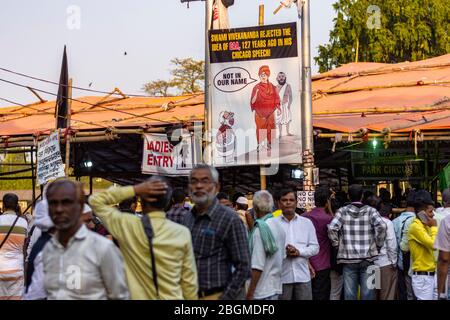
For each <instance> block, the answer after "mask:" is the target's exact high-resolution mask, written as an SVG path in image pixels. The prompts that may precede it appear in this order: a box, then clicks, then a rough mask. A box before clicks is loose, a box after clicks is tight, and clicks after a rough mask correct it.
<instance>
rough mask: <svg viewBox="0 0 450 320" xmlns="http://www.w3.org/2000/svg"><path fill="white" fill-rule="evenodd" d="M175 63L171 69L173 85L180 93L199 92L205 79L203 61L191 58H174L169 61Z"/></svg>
mask: <svg viewBox="0 0 450 320" xmlns="http://www.w3.org/2000/svg"><path fill="white" fill-rule="evenodd" d="M170 62H171V63H172V64H174V65H175V69H173V70H172V72H171V74H172V76H173V83H174V85H175V86H176V87H177V88H178V89H179V90H180V91H181V93H182V94H186V93H195V92H199V91H201V90H202V89H201V88H202V86H203V81H204V80H205V61H196V60H194V59H192V58H186V59H179V58H175V59H172V60H171V61H170Z"/></svg>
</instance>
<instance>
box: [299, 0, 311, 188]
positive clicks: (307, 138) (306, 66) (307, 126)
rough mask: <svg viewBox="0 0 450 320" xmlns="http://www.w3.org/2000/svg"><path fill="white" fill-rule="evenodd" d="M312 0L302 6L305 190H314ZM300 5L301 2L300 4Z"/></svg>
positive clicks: (306, 0)
mask: <svg viewBox="0 0 450 320" xmlns="http://www.w3.org/2000/svg"><path fill="white" fill-rule="evenodd" d="M309 4H310V0H303V6H302V8H301V20H302V21H301V23H302V27H301V39H302V41H301V47H302V108H303V110H302V111H303V112H302V113H301V114H302V140H303V167H304V172H305V178H304V179H303V187H304V190H305V191H314V181H313V179H314V177H313V168H314V158H313V155H314V145H313V119H312V92H311V31H310V7H309ZM298 5H300V3H299V4H298Z"/></svg>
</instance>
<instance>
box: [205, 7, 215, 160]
mask: <svg viewBox="0 0 450 320" xmlns="http://www.w3.org/2000/svg"><path fill="white" fill-rule="evenodd" d="M212 2H213V0H206V1H205V130H206V132H205V133H206V146H205V147H206V148H205V150H206V151H207V152H205V153H204V155H203V157H204V159H203V160H204V162H206V163H209V164H212V149H211V148H210V146H211V138H210V133H211V127H212V113H211V97H210V87H211V77H210V61H209V60H210V57H209V30H210V29H211V22H212Z"/></svg>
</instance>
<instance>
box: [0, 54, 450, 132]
mask: <svg viewBox="0 0 450 320" xmlns="http://www.w3.org/2000/svg"><path fill="white" fill-rule="evenodd" d="M76 100H77V101H72V124H71V127H72V128H74V129H76V130H93V129H101V128H103V129H104V128H108V127H116V128H120V127H145V126H156V125H164V124H170V123H179V122H193V121H203V120H204V95H203V94H195V95H187V96H178V97H148V98H147V97H145V98H144V97H132V98H124V97H113V96H108V97H92V96H89V97H80V98H77V99H76ZM54 109H55V101H49V102H45V103H36V104H31V105H27V106H14V107H7V108H0V135H2V136H14V135H29V134H36V133H39V132H45V131H48V130H52V129H54V128H55V118H54ZM313 114H314V116H313V117H314V127H316V128H324V129H328V130H331V131H337V132H349V133H351V132H356V131H358V130H359V129H361V128H367V129H369V130H374V131H382V130H383V129H386V128H389V129H390V130H391V132H408V131H411V130H413V129H420V130H443V129H450V54H447V55H444V56H440V57H436V58H432V59H428V60H423V61H417V62H411V63H409V62H403V63H398V64H383V63H364V62H363V63H350V64H346V65H343V66H341V67H339V68H337V69H334V70H331V71H329V72H326V73H323V74H319V75H316V76H314V77H313Z"/></svg>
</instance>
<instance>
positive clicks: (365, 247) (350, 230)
mask: <svg viewBox="0 0 450 320" xmlns="http://www.w3.org/2000/svg"><path fill="white" fill-rule="evenodd" d="M328 236H329V237H330V240H331V244H332V245H333V246H334V247H339V248H338V255H337V262H338V263H359V262H361V261H364V260H367V261H375V260H376V259H377V256H378V248H381V247H382V246H383V245H384V240H385V239H386V223H384V221H383V219H382V218H381V216H380V214H379V213H378V211H377V210H376V209H374V208H372V207H369V206H367V205H362V204H361V203H352V204H350V205H348V206H345V207H342V208H340V209H339V210H338V211H337V212H336V215H335V216H334V218H333V221H331V223H330V224H329V225H328Z"/></svg>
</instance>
